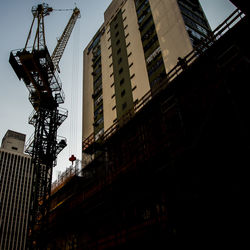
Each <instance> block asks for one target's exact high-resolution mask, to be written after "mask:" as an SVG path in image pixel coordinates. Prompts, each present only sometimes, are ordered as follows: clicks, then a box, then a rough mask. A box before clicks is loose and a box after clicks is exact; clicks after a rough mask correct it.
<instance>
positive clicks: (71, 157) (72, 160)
mask: <svg viewBox="0 0 250 250" xmlns="http://www.w3.org/2000/svg"><path fill="white" fill-rule="evenodd" d="M75 160H76V157H75V156H74V155H71V156H70V157H69V161H71V162H72V165H73V163H74V161H75Z"/></svg>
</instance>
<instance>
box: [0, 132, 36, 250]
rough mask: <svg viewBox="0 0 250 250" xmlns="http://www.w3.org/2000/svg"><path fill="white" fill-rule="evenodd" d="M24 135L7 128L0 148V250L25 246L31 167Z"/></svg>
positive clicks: (24, 247) (21, 249) (23, 247)
mask: <svg viewBox="0 0 250 250" xmlns="http://www.w3.org/2000/svg"><path fill="white" fill-rule="evenodd" d="M25 137H26V136H25V135H24V134H21V133H17V132H15V131H11V130H8V131H7V133H6V134H5V136H4V138H3V140H2V144H1V148H0V249H8V250H12V249H20V250H23V249H26V235H27V230H28V229H27V226H28V225H27V224H28V215H29V207H30V195H31V187H32V174H33V169H32V164H31V157H30V156H28V155H26V154H24V153H23V152H24V144H25Z"/></svg>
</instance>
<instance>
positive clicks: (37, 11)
mask: <svg viewBox="0 0 250 250" xmlns="http://www.w3.org/2000/svg"><path fill="white" fill-rule="evenodd" d="M52 10H53V9H52V8H51V7H48V5H47V4H39V5H38V6H35V7H33V8H32V14H33V21H32V24H31V27H30V31H29V34H28V38H27V40H26V43H25V47H24V49H22V50H16V51H12V52H11V53H10V58H9V62H10V64H11V66H12V68H13V70H14V71H15V73H16V75H17V77H18V78H19V80H21V79H22V80H23V81H24V83H25V85H26V87H27V89H28V90H29V100H30V102H31V104H32V106H33V107H34V111H33V113H32V115H31V116H30V118H29V123H30V124H32V125H34V127H35V132H34V138H33V140H30V143H29V145H28V147H27V148H26V152H27V153H29V154H30V155H31V157H32V164H33V168H34V172H33V180H32V193H31V202H30V204H31V208H30V214H29V225H28V230H29V232H28V239H27V244H28V247H27V248H28V249H44V245H43V244H44V239H45V238H46V232H47V230H46V227H47V223H48V215H49V207H50V206H49V198H50V192H51V181H52V170H53V167H54V166H55V165H56V159H57V155H58V154H59V153H60V152H61V151H62V150H63V149H64V148H65V147H66V145H67V144H66V139H65V138H64V139H61V138H58V137H57V130H58V127H59V126H60V125H61V124H62V122H63V121H64V120H65V119H66V118H67V114H68V112H67V111H66V110H63V109H61V108H59V105H60V104H62V103H64V93H63V90H62V83H61V81H60V78H59V75H58V71H57V66H58V63H59V61H60V59H61V57H62V55H63V51H64V49H65V47H66V44H67V42H68V40H69V37H70V34H71V32H72V30H73V27H74V25H75V23H76V20H77V17H78V16H79V15H80V11H79V9H77V8H75V9H74V11H73V14H72V16H71V18H70V20H69V22H68V24H67V26H66V28H65V30H64V32H63V34H62V36H61V38H60V39H59V41H58V44H57V46H56V48H55V51H54V53H53V56H52V57H51V56H50V54H49V51H48V49H47V46H46V42H45V32H44V17H45V16H47V15H49V14H50V12H51V11H52ZM35 20H37V29H36V31H35V35H34V37H35V38H34V41H33V46H32V48H31V49H30V48H28V42H29V40H30V37H31V33H32V30H33V26H35V25H34V24H35V23H36V22H35Z"/></svg>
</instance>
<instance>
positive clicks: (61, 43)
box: [51, 8, 80, 68]
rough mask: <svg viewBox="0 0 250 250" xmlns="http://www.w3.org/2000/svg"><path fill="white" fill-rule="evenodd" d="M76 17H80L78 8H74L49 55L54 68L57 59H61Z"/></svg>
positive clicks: (56, 66)
mask: <svg viewBox="0 0 250 250" xmlns="http://www.w3.org/2000/svg"><path fill="white" fill-rule="evenodd" d="M78 17H80V10H79V9H78V8H75V9H74V10H73V13H72V16H71V17H70V19H69V22H68V24H67V26H66V27H65V29H64V31H63V33H62V35H61V37H60V39H59V40H58V42H57V45H56V47H55V49H54V51H53V54H52V56H51V59H52V62H53V64H54V67H55V68H58V64H59V61H60V60H61V57H62V55H63V52H64V50H65V47H66V45H67V42H68V40H69V37H70V35H71V32H72V30H73V28H74V26H75V23H76V20H77V18H78Z"/></svg>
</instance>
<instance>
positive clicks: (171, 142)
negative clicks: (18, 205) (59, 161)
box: [46, 10, 250, 249]
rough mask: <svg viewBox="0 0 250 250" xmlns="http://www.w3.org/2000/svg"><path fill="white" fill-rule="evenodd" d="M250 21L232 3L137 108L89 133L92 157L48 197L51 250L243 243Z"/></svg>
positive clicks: (85, 147)
mask: <svg viewBox="0 0 250 250" xmlns="http://www.w3.org/2000/svg"><path fill="white" fill-rule="evenodd" d="M239 19H240V20H239ZM236 20H237V21H238V22H237V24H235V21H236ZM233 24H235V25H233ZM247 30H249V20H248V17H247V16H244V15H243V14H242V13H241V12H239V11H238V10H237V11H235V12H234V13H233V14H232V15H231V16H230V17H229V18H228V19H227V20H225V22H224V23H223V24H222V25H220V26H219V27H218V28H217V29H216V30H215V31H214V33H213V34H212V35H211V36H210V37H209V38H208V39H207V40H205V41H203V43H202V44H201V45H200V47H199V48H198V49H197V50H195V51H192V52H191V53H190V54H188V55H187V56H186V57H185V58H183V60H182V61H181V62H180V63H179V64H178V65H176V67H175V68H174V69H173V70H171V71H170V72H169V73H168V74H167V76H166V78H165V80H164V81H162V83H161V84H160V86H159V88H157V89H156V90H154V92H150V94H146V95H145V96H144V97H143V98H142V99H141V100H139V102H138V103H136V105H135V106H134V107H133V108H134V109H136V111H137V112H132V113H131V112H128V113H127V114H126V115H125V116H123V117H122V119H123V120H122V122H121V121H119V122H117V123H115V124H114V125H113V126H112V127H111V128H110V129H109V130H107V131H106V132H105V133H104V135H103V136H102V137H101V138H98V140H97V141H95V139H94V138H93V137H90V138H87V139H86V140H85V141H84V142H83V151H84V153H86V154H89V155H91V156H92V159H93V160H92V161H91V162H90V163H89V164H87V166H86V167H85V168H84V169H83V170H82V172H81V173H80V174H79V175H75V176H73V177H72V176H71V177H70V178H71V179H70V181H68V182H66V184H65V185H64V186H62V187H61V188H60V189H58V190H57V191H56V192H54V193H53V195H52V196H51V209H50V216H49V227H48V238H47V240H48V241H47V243H46V244H47V247H48V248H49V249H144V248H147V249H167V247H169V249H173V248H178V245H179V244H184V245H185V246H192V247H194V246H199V248H200V249H203V248H204V247H213V246H214V245H215V244H216V246H219V247H227V246H232V245H234V244H235V246H237V247H238V248H240V245H241V244H244V242H246V235H245V234H246V232H244V224H245V217H246V214H247V213H246V207H247V206H246V203H247V201H246V197H247V196H246V190H247V174H246V172H247V170H246V168H247V166H248V165H249V157H248V155H249V139H250V130H249V127H250V126H249V125H250V119H249V115H248V112H249V96H248V95H249V90H250V89H249V88H250V87H249V84H248V82H249V69H250V51H249V43H250V39H249V37H248V36H246V35H245V33H246V31H247ZM135 113H136V115H134V114H135Z"/></svg>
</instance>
